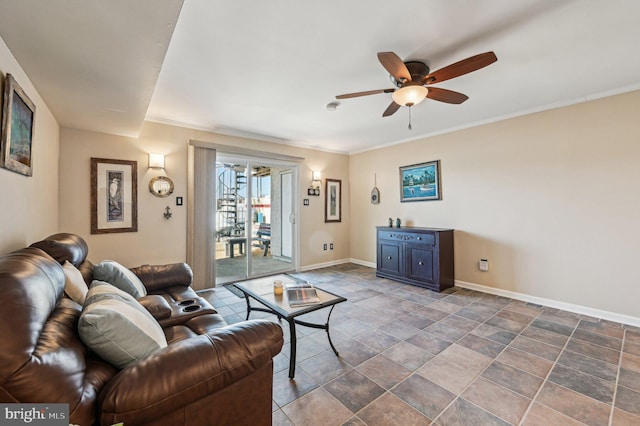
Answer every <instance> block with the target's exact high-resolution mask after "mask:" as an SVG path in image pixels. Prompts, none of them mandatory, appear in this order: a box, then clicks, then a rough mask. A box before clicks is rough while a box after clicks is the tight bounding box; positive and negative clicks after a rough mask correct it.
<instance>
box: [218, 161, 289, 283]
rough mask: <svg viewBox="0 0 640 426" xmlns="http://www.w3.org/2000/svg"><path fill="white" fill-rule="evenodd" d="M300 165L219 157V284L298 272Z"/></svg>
mask: <svg viewBox="0 0 640 426" xmlns="http://www.w3.org/2000/svg"><path fill="white" fill-rule="evenodd" d="M296 174H297V170H296V167H295V165H288V164H279V163H277V162H269V161H264V160H261V159H255V158H246V157H239V156H237V155H234V156H230V155H224V154H218V156H217V161H216V185H217V186H216V214H215V223H216V251H215V253H216V254H215V275H216V285H221V284H224V283H228V282H233V281H239V280H243V279H246V278H250V277H258V276H265V275H270V274H274V273H279V272H286V271H291V270H293V269H294V265H295V262H294V260H295V259H294V256H295V250H294V236H295V227H294V224H295V212H294V208H293V207H294V206H295V205H296V200H295V199H294V198H295V193H296V192H295V190H294V188H293V185H294V182H295V180H294V176H295V175H296Z"/></svg>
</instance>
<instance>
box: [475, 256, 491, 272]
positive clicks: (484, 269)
mask: <svg viewBox="0 0 640 426" xmlns="http://www.w3.org/2000/svg"><path fill="white" fill-rule="evenodd" d="M478 268H479V269H480V270H481V271H482V272H487V271H488V270H489V261H488V260H487V259H480V261H479V262H478Z"/></svg>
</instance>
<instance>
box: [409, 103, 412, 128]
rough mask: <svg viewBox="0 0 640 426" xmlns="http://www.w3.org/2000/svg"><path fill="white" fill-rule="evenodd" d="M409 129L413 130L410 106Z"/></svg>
mask: <svg viewBox="0 0 640 426" xmlns="http://www.w3.org/2000/svg"><path fill="white" fill-rule="evenodd" d="M409 130H413V129H412V128H411V107H409Z"/></svg>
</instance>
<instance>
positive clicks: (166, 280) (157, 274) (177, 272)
mask: <svg viewBox="0 0 640 426" xmlns="http://www.w3.org/2000/svg"><path fill="white" fill-rule="evenodd" d="M131 271H132V272H133V273H134V274H136V275H137V276H138V278H140V281H142V283H143V284H144V286H145V287H146V288H147V291H150V292H152V291H158V290H162V289H164V288H167V287H171V286H175V285H183V286H185V287H188V286H190V285H191V283H192V282H193V272H192V271H191V267H190V266H189V265H187V264H186V263H171V264H168V265H142V266H138V267H137V268H131Z"/></svg>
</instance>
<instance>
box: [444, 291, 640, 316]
mask: <svg viewBox="0 0 640 426" xmlns="http://www.w3.org/2000/svg"><path fill="white" fill-rule="evenodd" d="M455 285H456V287H461V288H467V289H469V290H476V291H481V292H483V293H489V294H494V295H496V296H504V297H508V298H510V299H516V300H521V301H523V302H529V303H535V304H536V305H542V306H549V307H551V308H556V309H562V310H563V311H568V312H573V313H576V314H581V315H587V316H590V317H595V318H601V319H604V320H607V321H613V322H619V323H622V324H628V325H632V326H634V327H640V318H637V317H632V316H630V315H623V314H618V313H615V312H609V311H603V310H601V309H595V308H590V307H588V306H582V305H574V304H573V303H566V302H559V301H557V300H553V299H546V298H544V297H538V296H530V295H528V294H524V293H517V292H515V291H510V290H503V289H500V288H494V287H487V286H484V285H480V284H474V283H469V282H466V281H460V280H456V281H455Z"/></svg>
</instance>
